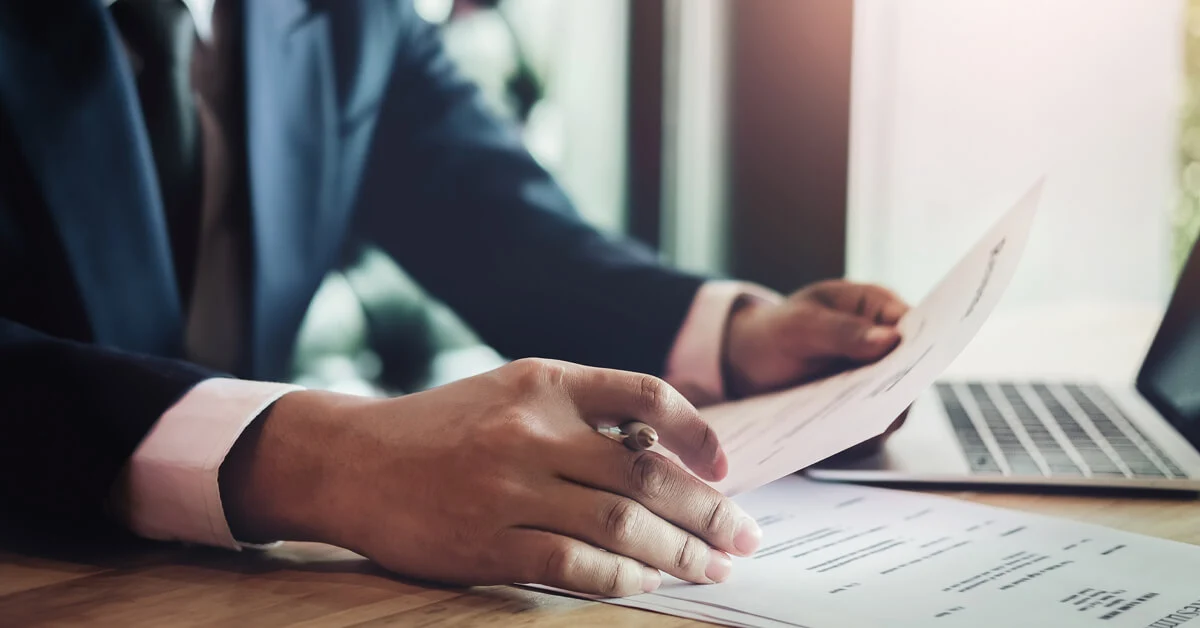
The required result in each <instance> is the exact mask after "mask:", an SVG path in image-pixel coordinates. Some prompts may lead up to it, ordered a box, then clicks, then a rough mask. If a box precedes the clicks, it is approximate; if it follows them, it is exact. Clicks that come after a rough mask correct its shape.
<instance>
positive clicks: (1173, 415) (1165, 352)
mask: <svg viewBox="0 0 1200 628" xmlns="http://www.w3.org/2000/svg"><path fill="white" fill-rule="evenodd" d="M1138 391H1139V392H1141V393H1142V396H1144V397H1146V399H1147V400H1149V401H1150V403H1152V404H1154V407H1155V408H1156V409H1157V410H1158V411H1159V412H1160V413H1162V415H1163V416H1164V417H1166V418H1167V420H1169V421H1170V422H1171V423H1172V424H1173V425H1174V426H1175V429H1177V430H1179V431H1180V432H1182V433H1183V435H1184V436H1185V437H1187V439H1188V441H1190V442H1191V443H1192V445H1193V446H1195V447H1196V448H1197V449H1200V240H1198V241H1197V242H1196V244H1195V245H1194V246H1193V247H1192V254H1191V257H1190V258H1189V259H1188V262H1187V264H1186V265H1185V267H1184V269H1183V273H1182V274H1181V275H1180V277H1179V284H1178V285H1177V286H1176V287H1175V295H1174V296H1173V297H1172V298H1171V304H1170V305H1168V306H1167V312H1166V314H1165V315H1164V316H1163V322H1162V325H1161V326H1160V327H1159V329H1158V335H1157V336H1155V337H1154V343H1153V344H1152V345H1151V346H1150V352H1149V353H1148V354H1147V355H1146V361H1145V362H1144V363H1143V364H1142V370H1141V372H1140V373H1139V374H1138Z"/></svg>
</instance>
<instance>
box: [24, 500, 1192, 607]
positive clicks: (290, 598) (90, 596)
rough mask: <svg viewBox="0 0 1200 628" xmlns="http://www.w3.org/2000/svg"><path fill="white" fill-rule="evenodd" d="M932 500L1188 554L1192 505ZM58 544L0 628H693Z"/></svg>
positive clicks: (503, 592) (561, 602)
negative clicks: (1128, 535)
mask: <svg viewBox="0 0 1200 628" xmlns="http://www.w3.org/2000/svg"><path fill="white" fill-rule="evenodd" d="M944 494H947V495H952V496H954V497H959V498H963V499H969V500H972V501H977V502H981V503H985V504H991V505H995V506H1002V507H1006V508H1013V509H1017V510H1023V511H1027V512H1034V513H1042V514H1047V515H1053V516H1059V517H1064V518H1068V519H1075V520H1078V521H1086V522H1091V523H1097V524H1101V525H1106V526H1110V527H1113V528H1119V529H1122V530H1128V531H1131V532H1138V533H1142V534H1149V535H1154V536H1159V537H1163V538H1168V539H1174V540H1177V541H1182V542H1186V543H1192V544H1197V545H1200V501H1197V500H1196V499H1195V498H1194V496H1189V497H1168V496H1163V495H1155V496H1149V497H1137V496H1130V495H1122V496H1113V495H1104V496H1079V495H1070V494H1060V495H1047V494H1033V493H1029V494H1020V493H1000V492H986V493H985V492H958V493H944ZM67 539H68V536H67V535H62V534H59V535H54V536H53V537H51V538H45V537H39V538H38V539H37V540H36V541H34V540H30V539H29V538H28V537H27V536H26V535H24V534H6V535H5V536H4V537H0V625H3V626H36V625H48V626H55V625H94V626H310V627H317V626H320V627H332V626H393V625H400V626H463V625H470V626H500V625H502V626H544V627H547V628H548V627H552V626H553V627H567V626H655V627H664V628H665V627H670V626H699V625H703V624H700V623H698V622H693V621H687V620H682V619H678V618H674V617H669V616H664V615H656V614H654V613H649V612H644V611H637V610H632V609H626V608H620V607H616V606H610V605H606V604H601V603H597V602H588V601H582V600H577V599H572V598H568V597H560V596H555V595H549V594H546V593H540V592H536V591H531V590H525V589H521V588H517V587H480V588H472V589H460V588H450V587H441V586H437V585H432V584H426V583H419V582H412V581H407V580H403V579H400V578H396V577H394V576H392V575H390V574H388V573H386V572H384V571H383V570H382V569H379V568H377V567H375V566H374V565H373V564H371V563H370V562H369V561H367V560H365V559H363V558H361V557H359V556H357V555H355V554H353V553H351V552H348V551H346V550H342V549H338V548H334V547H329V546H324V545H316V544H305V543H287V544H283V545H281V546H279V547H277V548H275V549H272V550H269V551H266V552H254V551H246V552H241V553H238V552H229V551H224V550H215V549H207V548H183V549H181V548H178V547H173V546H161V545H143V544H129V543H106V542H76V541H69V540H67ZM735 568H736V565H735Z"/></svg>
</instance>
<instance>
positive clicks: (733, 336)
mask: <svg viewBox="0 0 1200 628" xmlns="http://www.w3.org/2000/svg"><path fill="white" fill-rule="evenodd" d="M907 311H908V305H906V304H905V303H904V301H903V300H901V299H900V297H898V296H896V295H895V294H894V293H892V292H891V291H890V290H887V289H885V288H882V287H879V286H874V285H866V284H858V283H852V282H849V281H843V280H833V281H823V282H820V283H816V284H813V285H811V286H809V287H807V288H804V289H803V290H800V291H799V292H796V293H795V294H793V295H792V296H791V297H789V298H788V299H787V300H785V301H784V302H782V303H779V304H770V303H760V302H754V301H751V302H748V303H746V304H745V305H742V306H741V307H739V308H737V309H736V310H735V311H734V312H733V314H732V315H731V317H730V320H729V328H728V332H727V333H726V337H725V347H724V350H723V354H722V355H723V358H722V366H723V369H724V373H725V380H726V387H727V389H728V392H729V394H730V396H732V397H735V398H740V397H747V396H751V395H756V394H761V393H766V392H771V391H774V390H779V389H782V388H787V387H789V386H794V385H798V384H802V383H804V382H807V381H811V380H814V379H818V378H821V377H825V376H827V375H832V374H834V373H836V372H839V371H843V370H846V369H848V368H852V367H855V366H859V365H862V364H867V363H870V362H874V361H876V360H878V359H880V358H882V357H883V356H885V355H887V354H888V353H889V352H890V351H891V350H892V349H894V348H895V347H896V345H898V344H899V343H900V333H899V331H898V330H897V329H896V323H898V322H899V321H900V318H901V317H902V316H904V314H905V313H906V312H907Z"/></svg>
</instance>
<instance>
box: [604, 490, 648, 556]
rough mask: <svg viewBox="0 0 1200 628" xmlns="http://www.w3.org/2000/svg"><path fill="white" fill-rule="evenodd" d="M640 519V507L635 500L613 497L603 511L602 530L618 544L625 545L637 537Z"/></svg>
mask: <svg viewBox="0 0 1200 628" xmlns="http://www.w3.org/2000/svg"><path fill="white" fill-rule="evenodd" d="M642 520H643V516H642V507H641V506H639V505H638V504H637V502H634V501H631V500H628V499H615V500H613V502H612V504H611V505H609V507H608V508H607V510H606V512H605V513H604V530H605V532H606V533H607V534H608V537H609V538H610V539H612V540H613V542H614V543H616V544H617V545H618V546H627V545H629V544H631V543H633V541H634V539H636V538H637V534H638V528H639V527H640V526H641V524H642Z"/></svg>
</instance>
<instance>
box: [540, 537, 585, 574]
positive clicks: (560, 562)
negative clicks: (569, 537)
mask: <svg viewBox="0 0 1200 628" xmlns="http://www.w3.org/2000/svg"><path fill="white" fill-rule="evenodd" d="M583 561H584V557H583V549H582V548H581V547H580V546H579V545H577V544H575V543H570V542H567V541H566V540H564V541H563V542H561V543H556V544H555V545H554V546H553V547H551V548H550V552H549V553H548V554H546V564H545V565H544V566H543V568H542V571H543V573H542V574H541V576H542V578H540V579H541V580H544V581H546V582H551V583H561V582H570V581H571V579H572V578H573V577H574V576H575V575H576V574H578V573H579V572H580V571H581V570H582V568H583Z"/></svg>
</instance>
